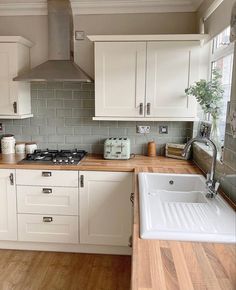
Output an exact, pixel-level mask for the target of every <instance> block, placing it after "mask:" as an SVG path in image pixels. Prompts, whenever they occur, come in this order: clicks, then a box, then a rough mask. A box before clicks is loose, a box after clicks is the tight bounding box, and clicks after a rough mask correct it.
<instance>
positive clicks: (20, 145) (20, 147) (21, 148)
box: [16, 142, 25, 154]
mask: <svg viewBox="0 0 236 290" xmlns="http://www.w3.org/2000/svg"><path fill="white" fill-rule="evenodd" d="M16 154H25V143H24V142H17V143H16Z"/></svg>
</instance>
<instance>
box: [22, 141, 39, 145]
mask: <svg viewBox="0 0 236 290" xmlns="http://www.w3.org/2000/svg"><path fill="white" fill-rule="evenodd" d="M25 145H37V143H36V142H27V143H25Z"/></svg>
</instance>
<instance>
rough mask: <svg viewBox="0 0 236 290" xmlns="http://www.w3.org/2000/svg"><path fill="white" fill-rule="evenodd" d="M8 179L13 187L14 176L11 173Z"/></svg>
mask: <svg viewBox="0 0 236 290" xmlns="http://www.w3.org/2000/svg"><path fill="white" fill-rule="evenodd" d="M9 179H10V185H14V175H13V173H10V175H9Z"/></svg>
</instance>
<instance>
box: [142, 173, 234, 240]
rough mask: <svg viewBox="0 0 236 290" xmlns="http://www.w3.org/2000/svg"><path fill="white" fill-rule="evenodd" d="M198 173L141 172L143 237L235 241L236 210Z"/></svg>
mask: <svg viewBox="0 0 236 290" xmlns="http://www.w3.org/2000/svg"><path fill="white" fill-rule="evenodd" d="M205 183H206V180H205V178H204V177H203V176H202V175H197V174H164V173H163V174H162V173H139V192H140V214H141V215H140V216H141V218H140V233H141V238H143V239H164V240H182V241H202V242H221V243H236V213H235V212H234V210H233V209H232V208H231V207H230V206H229V205H228V204H227V203H226V202H225V201H224V200H223V198H222V197H220V196H219V195H217V196H216V198H212V199H211V198H206V185H205Z"/></svg>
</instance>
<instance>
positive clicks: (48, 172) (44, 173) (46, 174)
mask: <svg viewBox="0 0 236 290" xmlns="http://www.w3.org/2000/svg"><path fill="white" fill-rule="evenodd" d="M42 176H43V177H51V176H52V172H50V171H43V172H42Z"/></svg>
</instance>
